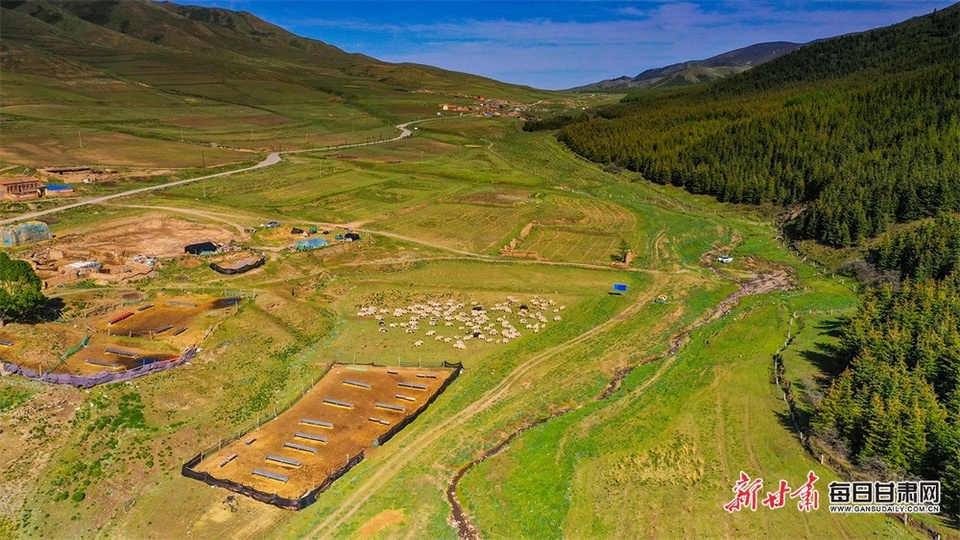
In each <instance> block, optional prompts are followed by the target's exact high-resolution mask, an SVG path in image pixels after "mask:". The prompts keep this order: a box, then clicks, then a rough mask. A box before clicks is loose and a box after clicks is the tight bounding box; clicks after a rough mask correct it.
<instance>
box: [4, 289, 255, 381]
mask: <svg viewBox="0 0 960 540" xmlns="http://www.w3.org/2000/svg"><path fill="white" fill-rule="evenodd" d="M171 302H172V304H171ZM238 302H239V299H236V298H218V297H213V296H209V295H188V296H167V295H163V294H161V295H158V296H156V297H154V298H152V299H150V300H148V301H143V302H141V303H139V304H134V305H129V306H123V307H119V308H116V309H113V310H111V311H110V312H108V313H107V314H106V315H99V316H96V317H92V318H90V319H89V320H86V321H84V322H82V323H79V324H77V325H76V326H73V325H64V324H61V323H45V324H40V325H35V326H34V327H30V328H29V333H25V332H27V331H28V328H26V327H24V328H21V325H9V326H7V327H5V328H3V330H0V339H3V340H6V341H10V342H12V343H13V345H11V346H3V347H0V358H2V359H3V360H4V361H7V362H12V363H15V364H17V365H19V366H21V367H24V368H27V369H30V370H32V371H37V372H39V371H42V372H43V373H68V374H71V375H83V376H89V375H94V374H96V373H99V372H101V371H120V370H127V369H132V368H136V367H140V366H143V365H145V364H149V363H152V362H157V361H162V360H167V359H170V358H173V357H176V356H177V355H178V354H179V353H180V351H182V350H183V349H185V348H186V347H188V346H190V345H193V344H196V343H198V342H199V341H200V340H201V338H202V337H203V335H204V334H205V333H206V332H207V330H208V329H209V328H210V327H211V326H213V325H214V324H216V323H218V322H220V321H221V320H222V319H223V318H224V317H226V316H228V315H230V314H231V313H232V309H231V308H232V307H233V306H235V305H236V304H237V303H238ZM147 306H153V307H149V308H147ZM142 308H146V309H142ZM129 312H132V313H133V315H131V316H130V317H128V318H126V319H124V320H122V321H120V322H118V323H116V324H113V325H111V324H110V322H109V321H110V320H112V319H114V318H115V317H118V316H119V315H121V314H124V313H129ZM167 326H169V327H170V328H167V329H166V330H163V331H162V332H159V333H157V331H158V330H161V329H164V328H165V327H167ZM84 328H86V329H87V331H84ZM181 328H186V330H185V331H183V332H181V333H180V334H178V335H176V336H174V335H173V334H174V333H175V332H177V331H178V330H180V329H181ZM18 329H20V330H19V331H18ZM91 330H93V332H90V331H91ZM88 333H89V334H90V341H89V342H88V343H87V346H86V347H84V348H83V349H81V350H79V351H78V352H77V353H76V354H74V355H72V356H70V357H68V358H66V359H62V358H61V357H62V355H63V353H64V352H65V351H67V350H68V349H70V348H71V347H74V346H76V345H77V344H79V343H80V342H82V341H83V338H84V336H85V335H86V334H88ZM107 349H116V350H120V351H124V352H130V353H133V355H136V356H132V355H131V356H125V355H119V354H115V353H111V352H108V351H107ZM88 360H93V361H94V362H96V363H91V362H88ZM111 364H115V365H111Z"/></svg>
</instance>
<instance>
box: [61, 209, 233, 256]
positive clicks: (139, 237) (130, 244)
mask: <svg viewBox="0 0 960 540" xmlns="http://www.w3.org/2000/svg"><path fill="white" fill-rule="evenodd" d="M234 239H236V240H245V239H247V235H245V234H243V233H241V232H238V231H235V230H230V228H229V227H225V226H223V225H213V224H210V223H198V222H195V221H187V220H185V219H177V218H171V217H166V216H163V215H161V214H155V213H154V214H146V215H143V216H138V217H136V218H128V219H123V220H117V221H113V222H111V223H110V227H109V228H107V229H102V230H98V231H92V232H89V233H85V234H83V235H80V237H79V238H77V237H74V236H73V235H71V236H69V237H65V238H64V243H67V244H68V246H65V247H66V248H67V249H77V248H84V247H86V248H93V247H98V246H110V248H111V249H112V250H114V251H120V252H124V253H125V254H126V255H127V256H133V255H137V254H139V253H143V254H144V255H148V256H150V257H176V256H180V255H183V248H184V246H186V245H188V244H194V243H198V242H229V241H231V240H234ZM56 244H59V242H57V243H56ZM58 247H59V246H58Z"/></svg>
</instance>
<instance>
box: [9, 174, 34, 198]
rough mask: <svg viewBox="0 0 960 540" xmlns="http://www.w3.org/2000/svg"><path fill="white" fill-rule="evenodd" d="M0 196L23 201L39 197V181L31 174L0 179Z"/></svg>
mask: <svg viewBox="0 0 960 540" xmlns="http://www.w3.org/2000/svg"><path fill="white" fill-rule="evenodd" d="M0 197H4V198H7V199H10V200H12V201H23V200H26V199H36V198H38V197H40V181H39V180H37V179H36V178H34V177H32V176H25V177H22V178H7V179H3V180H0Z"/></svg>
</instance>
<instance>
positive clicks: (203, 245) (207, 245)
mask: <svg viewBox="0 0 960 540" xmlns="http://www.w3.org/2000/svg"><path fill="white" fill-rule="evenodd" d="M183 252H184V253H189V254H191V255H201V254H203V253H216V252H217V245H216V244H214V243H213V242H200V243H197V244H190V245H189V246H184V248H183Z"/></svg>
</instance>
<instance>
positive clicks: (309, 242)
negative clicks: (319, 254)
mask: <svg viewBox="0 0 960 540" xmlns="http://www.w3.org/2000/svg"><path fill="white" fill-rule="evenodd" d="M328 245H330V244H329V243H327V241H326V240H324V239H323V238H308V239H306V240H301V241H299V242H297V243H296V245H294V249H295V250H297V251H310V250H311V249H319V248H322V247H325V246H328Z"/></svg>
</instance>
